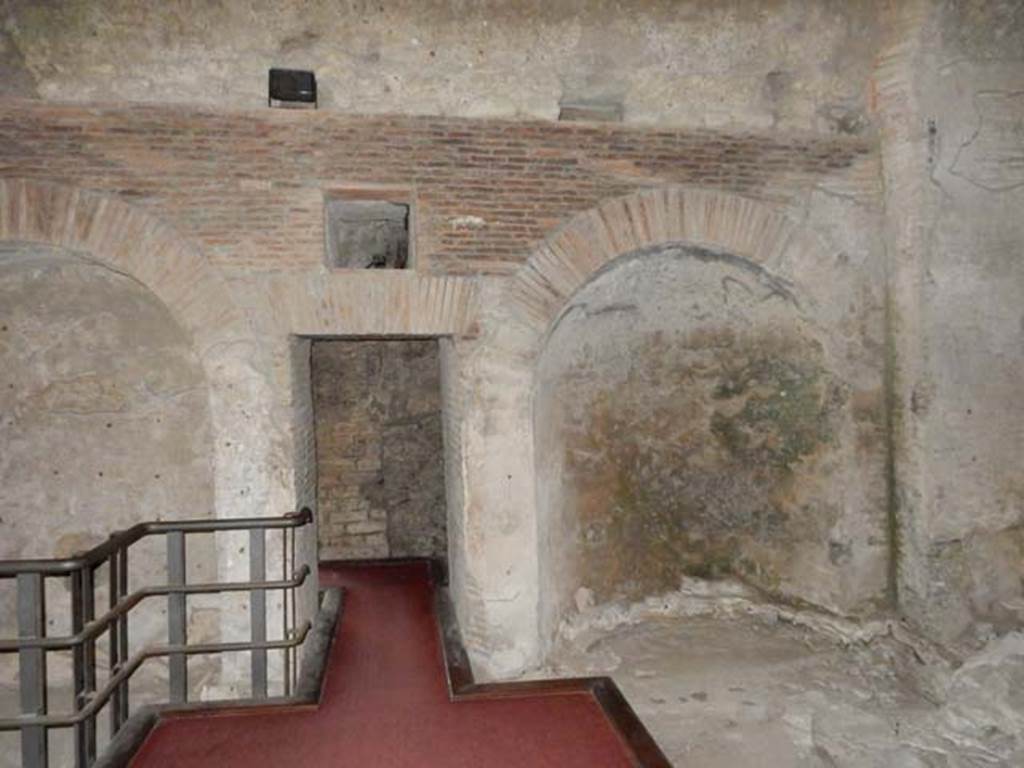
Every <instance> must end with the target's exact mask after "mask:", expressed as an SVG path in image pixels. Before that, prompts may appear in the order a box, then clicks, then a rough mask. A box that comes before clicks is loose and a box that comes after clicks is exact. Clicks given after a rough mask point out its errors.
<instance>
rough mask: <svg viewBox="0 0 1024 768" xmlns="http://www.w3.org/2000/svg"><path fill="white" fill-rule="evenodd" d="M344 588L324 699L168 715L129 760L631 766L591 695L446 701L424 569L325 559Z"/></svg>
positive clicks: (329, 573) (249, 765) (325, 578)
mask: <svg viewBox="0 0 1024 768" xmlns="http://www.w3.org/2000/svg"><path fill="white" fill-rule="evenodd" d="M320 581H321V584H322V585H325V586H328V585H340V586H344V587H345V589H346V593H345V605H344V612H343V614H342V620H341V622H340V623H339V626H338V630H337V635H336V637H335V641H334V647H333V649H332V651H331V658H330V659H329V661H328V665H327V671H326V679H325V681H324V686H325V687H324V695H323V701H322V703H321V706H320V708H319V709H318V710H316V711H312V712H286V713H277V714H261V715H237V716H221V717H208V716H207V717H187V718H182V719H173V720H166V721H163V722H162V723H161V724H160V725H158V726H157V727H156V728H155V729H154V730H153V731H152V733H151V734H150V735H149V737H148V738H147V739H146V741H145V743H144V744H143V745H142V748H141V749H140V750H139V752H138V753H137V754H136V756H135V759H134V760H133V761H132V766H135V767H136V768H139V767H141V766H159V767H160V768H169V767H170V766H190V767H195V766H217V767H218V768H229V767H230V766H245V768H255V767H256V766H293V767H294V768H300V767H302V768H305V767H306V766H381V767H382V768H390V767H392V766H394V767H396V768H397V767H398V766H417V767H419V768H424V767H426V766H474V768H479V767H480V766H488V767H491V766H493V767H495V768H501V767H502V766H516V768H523V766H558V767H559V768H572V766H586V767H587V768H603V767H604V766H628V765H630V764H631V763H630V760H629V758H628V756H627V753H626V751H625V748H624V746H623V744H622V742H621V741H620V740H619V737H618V735H617V734H616V732H615V731H614V730H613V729H612V727H611V725H610V724H609V723H608V721H607V720H606V719H605V717H604V714H603V713H602V711H601V709H600V708H599V707H598V705H597V703H596V702H595V701H594V700H593V698H591V697H590V695H588V694H583V693H580V694H564V695H557V696H543V697H530V698H521V699H501V700H494V701H461V702H458V703H452V702H451V701H449V699H448V694H447V690H446V686H445V679H444V671H443V669H442V664H441V654H440V649H439V646H438V638H437V631H436V629H435V623H434V617H433V613H432V599H431V587H430V584H429V582H428V576H427V569H426V567H425V566H420V565H402V566H384V567H380V566H378V567H365V566H364V567H334V566H332V567H330V568H325V569H321V573H320Z"/></svg>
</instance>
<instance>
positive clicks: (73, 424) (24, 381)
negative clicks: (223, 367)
mask: <svg viewBox="0 0 1024 768" xmlns="http://www.w3.org/2000/svg"><path fill="white" fill-rule="evenodd" d="M0 371H2V373H0V381H2V382H3V384H2V386H0V412H2V413H3V419H2V421H0V444H3V446H4V451H3V455H2V456H0V508H2V509H3V510H4V514H3V525H4V530H5V531H6V533H5V535H4V536H3V539H2V541H0V558H4V559H8V558H18V557H67V556H70V555H71V554H73V553H75V552H79V551H84V550H86V549H89V548H91V547H93V546H96V545H97V544H99V543H101V542H102V541H104V540H105V539H106V538H107V536H108V535H109V534H110V532H112V531H114V530H119V529H123V528H127V527H129V526H131V525H133V524H135V523H137V522H140V521H141V520H147V519H173V518H174V517H177V516H180V515H181V514H182V511H183V510H188V512H189V514H192V515H197V516H203V517H206V516H211V515H212V514H213V508H214V506H213V502H214V490H213V487H214V477H213V433H212V425H211V420H210V410H209V393H208V385H207V381H206V375H205V372H204V370H203V367H202V365H201V363H200V360H199V358H198V356H197V355H196V353H195V350H194V349H193V347H192V342H191V339H190V338H189V335H188V334H187V333H186V332H185V331H184V330H183V329H182V328H181V327H180V326H179V325H178V323H177V322H176V321H175V319H174V318H173V316H172V315H171V314H170V312H169V311H168V310H167V308H166V307H165V306H164V305H163V303H162V302H160V300H159V299H158V298H157V297H156V296H155V295H153V293H152V292H150V291H149V290H147V289H146V288H145V287H144V286H142V285H140V284H139V283H138V282H137V281H135V280H132V279H131V278H129V277H127V276H125V275H123V274H120V273H118V272H115V271H113V270H111V269H109V268H107V267H105V266H103V265H101V264H98V263H96V262H94V261H90V260H89V259H87V258H84V257H82V256H81V255H79V254H75V253H72V252H70V251H67V250H64V249H57V248H53V247H51V246H47V245H38V244H32V243H10V242H0Z"/></svg>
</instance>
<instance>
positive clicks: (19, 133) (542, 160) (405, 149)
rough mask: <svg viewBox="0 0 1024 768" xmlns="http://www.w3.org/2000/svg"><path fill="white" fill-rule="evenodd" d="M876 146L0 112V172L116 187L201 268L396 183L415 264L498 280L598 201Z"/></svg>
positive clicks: (745, 177)
mask: <svg viewBox="0 0 1024 768" xmlns="http://www.w3.org/2000/svg"><path fill="white" fill-rule="evenodd" d="M873 151H874V148H873V144H872V143H870V142H869V141H868V140H865V139H860V138H846V137H844V138H833V137H808V136H798V137H782V138H780V137H778V136H764V135H753V134H728V133H718V132H712V131H681V130H654V129H644V128H637V127H626V126H621V125H608V126H603V125H596V124H580V123H564V124H562V123H541V122H515V121H496V120H486V121H483V120H467V119H450V118H436V117H413V116H400V117H399V116H391V117H388V116H384V117H380V116H374V117H357V116H347V115H338V114H330V113H326V112H302V113H298V112H283V111H280V112H279V111H270V110H268V111H266V112H212V111H209V110H202V109H184V108H176V107H173V108H172V107H149V106H145V107H143V106H130V107H129V106H107V107H96V108H86V107H82V106H65V105H48V104H40V103H35V102H10V101H8V102H5V103H3V104H0V176H13V177H23V178H31V179H38V180H49V181H58V182H62V183H67V184H71V185H74V186H78V187H82V188H86V189H93V190H98V191H103V192H111V193H115V194H117V195H118V196H120V197H121V198H123V199H125V200H126V201H129V202H132V203H134V204H136V205H140V206H143V207H144V208H147V209H149V210H150V211H151V212H153V213H155V214H157V215H158V216H160V217H162V218H164V219H165V220H166V221H168V222H169V223H171V224H172V225H173V226H175V227H177V228H178V229H179V230H180V231H181V232H182V233H183V234H185V235H186V236H188V237H191V238H194V239H195V241H196V242H197V243H198V244H199V245H200V246H201V247H202V248H203V250H204V252H205V253H206V254H207V256H208V257H209V258H210V260H211V261H212V262H213V263H216V264H225V265H233V266H248V267H264V268H275V267H300V266H303V267H305V266H311V265H314V264H317V263H319V262H320V261H321V260H322V258H323V192H324V190H328V189H338V188H344V187H346V186H349V185H352V186H358V185H363V184H366V185H386V186H389V187H409V188H411V189H412V190H413V191H414V200H415V204H416V249H417V253H418V257H417V258H418V265H419V268H421V269H425V270H426V271H430V272H435V273H448V274H474V273H508V272H510V271H511V270H512V269H514V268H515V267H516V266H517V265H519V264H521V263H522V262H523V261H525V260H526V258H527V257H528V255H529V254H530V252H531V251H532V250H533V249H534V248H535V247H536V245H537V244H538V243H539V241H540V240H541V239H543V237H544V236H545V235H547V234H549V233H550V232H551V231H552V230H553V229H556V228H557V227H559V226H560V225H561V224H562V223H564V222H566V221H567V220H568V219H569V218H571V217H572V216H573V215H574V214H576V213H579V212H581V211H584V210H587V209H590V208H593V207H594V206H596V205H597V204H599V203H600V202H601V201H602V200H604V199H606V198H609V197H616V196H620V195H625V194H628V193H630V192H633V191H635V190H638V189H643V188H649V187H654V186H661V185H664V184H686V185H694V186H700V187H703V188H707V189H717V190H722V191H728V192H734V193H739V194H744V195H748V196H751V197H772V198H773V199H778V198H779V197H785V196H786V194H788V193H792V192H795V191H796V190H798V189H799V188H800V187H801V186H806V184H808V183H810V182H813V181H814V180H815V179H819V178H822V177H824V176H827V175H830V174H834V173H836V172H839V171H841V170H842V169H844V168H847V167H848V166H850V165H851V164H853V163H854V162H855V161H856V160H857V159H858V158H860V157H863V156H864V155H868V154H871V153H872V152H873ZM457 217H478V218H479V219H482V220H483V221H482V222H480V221H472V222H467V221H466V220H465V219H463V220H462V222H458V221H453V219H456V218H457Z"/></svg>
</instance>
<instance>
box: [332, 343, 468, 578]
mask: <svg viewBox="0 0 1024 768" xmlns="http://www.w3.org/2000/svg"><path fill="white" fill-rule="evenodd" d="M438 355H439V349H438V343H437V341H436V340H430V339H427V340H409V339H403V340H395V341H316V342H314V343H313V357H312V371H313V395H314V397H313V401H314V410H315V423H316V451H317V505H318V508H319V510H320V559H322V560H338V559H341V560H344V559H353V558H354V559H359V558H382V557H438V558H442V559H446V558H447V554H448V553H447V538H446V535H445V528H446V508H445V482H444V477H445V473H444V456H443V445H442V442H443V441H442V436H441V382H440V375H441V370H440V362H439V359H438Z"/></svg>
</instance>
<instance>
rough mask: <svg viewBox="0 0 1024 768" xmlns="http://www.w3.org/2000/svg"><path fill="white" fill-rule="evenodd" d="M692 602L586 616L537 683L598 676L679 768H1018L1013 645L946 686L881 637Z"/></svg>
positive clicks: (886, 634) (870, 630)
mask: <svg viewBox="0 0 1024 768" xmlns="http://www.w3.org/2000/svg"><path fill="white" fill-rule="evenodd" d="M695 586H696V589H694V587H695ZM726 591H727V592H728V590H726ZM705 592H706V588H704V587H702V586H701V585H700V584H699V583H697V582H694V583H693V584H691V585H690V590H689V592H688V593H687V592H686V590H684V592H682V593H672V594H671V595H669V596H667V597H665V598H664V599H660V598H659V599H655V600H649V601H647V602H646V603H642V604H635V605H632V606H626V605H612V606H603V607H596V608H595V607H592V606H587V607H585V608H584V610H583V611H582V612H581V613H580V614H578V615H577V616H575V617H574V618H573V620H571V621H569V622H568V623H567V624H566V625H563V632H562V636H561V638H560V640H559V642H558V643H557V644H556V647H555V649H554V650H553V652H552V654H551V656H550V658H549V666H548V668H547V669H546V670H545V674H548V675H555V676H563V675H579V674H584V675H591V674H607V675H610V676H611V677H612V678H614V679H615V681H616V682H617V683H618V685H619V686H620V688H621V689H622V691H623V693H624V694H625V696H626V698H627V699H628V700H629V702H630V704H631V705H632V706H633V708H634V709H635V710H636V711H637V714H638V715H639V716H640V717H641V719H642V720H643V721H644V723H646V725H647V727H648V728H649V729H650V730H651V732H652V734H653V735H654V737H655V739H656V740H657V741H658V743H659V744H660V745H661V746H662V748H663V749H664V750H665V752H666V753H667V755H668V757H669V759H670V760H672V761H673V763H674V764H676V765H678V766H686V767H688V768H689V767H694V768H736V767H737V766H772V768H789V767H790V766H792V767H794V768H805V767H806V768H812V767H813V768H833V767H835V766H842V767H843V768H846V767H847V766H849V767H851V768H852V767H854V766H856V768H874V767H875V766H877V767H878V768H968V767H971V768H974V767H975V766H978V767H980V766H987V767H990V766H1019V765H1024V760H1022V759H1021V758H1022V757H1024V751H1021V744H1020V741H1019V737H1018V736H1015V735H1014V734H1013V732H1012V731H1013V729H1015V728H1017V727H1018V724H1019V722H1020V718H1022V717H1024V691H1021V690H1020V688H1019V683H1020V682H1021V680H1020V676H1021V669H1024V667H1022V666H1021V662H1022V661H1024V656H1021V655H1019V653H1018V651H1020V649H1021V645H1020V642H1019V640H1018V639H1016V638H1010V639H1011V640H1013V641H1015V642H1016V643H1017V644H1016V645H1015V646H1014V648H1013V653H1009V654H1008V653H1005V652H1004V653H1001V654H1000V653H996V654H995V656H996V657H998V658H997V659H995V661H993V659H992V658H988V659H982V660H981V661H977V660H976V661H975V662H973V666H972V664H970V663H969V664H964V665H963V667H961V670H960V671H959V672H954V667H955V664H951V663H947V661H946V660H944V659H942V658H941V657H939V656H935V655H933V654H932V653H931V649H930V648H928V647H927V646H925V645H920V646H918V647H915V642H914V641H913V639H912V638H908V637H906V636H901V633H900V632H898V631H894V629H893V627H892V625H886V624H885V623H879V624H875V625H871V626H866V627H864V626H858V625H855V624H850V623H845V622H842V621H839V620H834V619H833V618H831V617H828V616H825V615H815V614H813V613H809V612H805V611H789V610H786V609H777V608H774V607H772V606H770V605H767V604H763V603H758V602H757V601H756V600H750V599H748V597H749V596H747V597H745V596H742V595H743V591H742V590H741V589H738V591H737V592H736V593H735V594H732V595H728V594H727V595H725V596H723V595H721V594H705ZM694 593H696V594H694ZM584 602H585V600H584ZM1004 645H1006V644H1005V643H1004ZM1007 659H1010V661H1011V662H1012V664H1010V665H1009V666H1008V665H1007ZM1014 689H1016V690H1017V692H1016V693H1014ZM1004 694H1008V696H1004ZM997 700H998V701H997ZM1000 729H1002V731H1001V730H1000ZM1003 731H1009V733H1005V732H1003Z"/></svg>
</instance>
